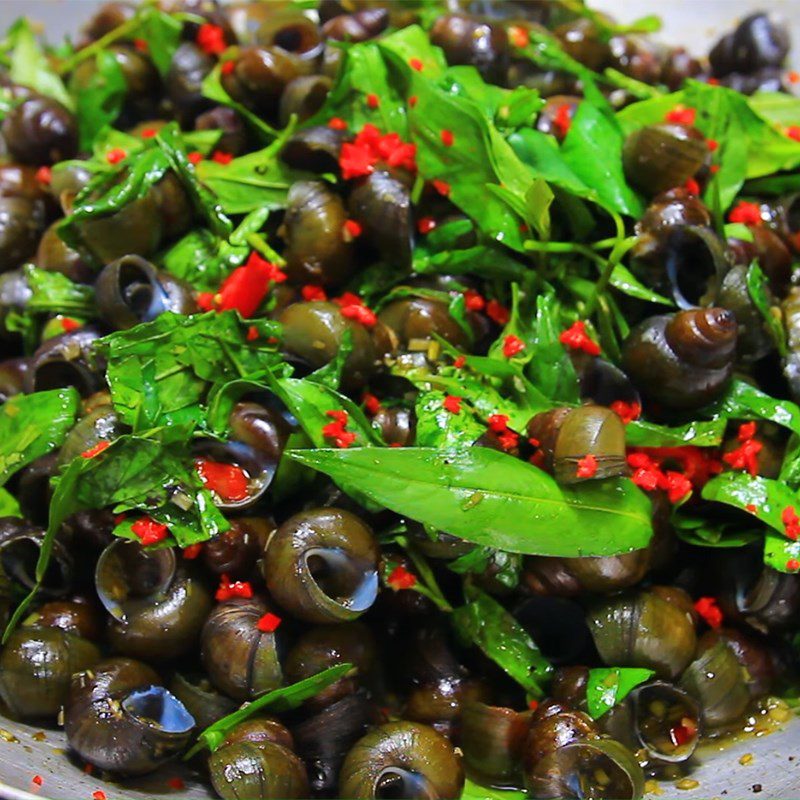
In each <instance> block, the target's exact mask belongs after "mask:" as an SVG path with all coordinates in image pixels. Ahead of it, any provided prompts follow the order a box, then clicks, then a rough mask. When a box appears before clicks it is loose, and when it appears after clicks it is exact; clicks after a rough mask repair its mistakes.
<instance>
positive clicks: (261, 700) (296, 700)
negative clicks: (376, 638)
mask: <svg viewBox="0 0 800 800" xmlns="http://www.w3.org/2000/svg"><path fill="white" fill-rule="evenodd" d="M354 669H355V667H354V666H353V665H352V664H350V663H347V662H345V663H343V664H336V665H335V666H333V667H328V669H325V670H323V671H322V672H318V673H317V674H316V675H312V676H311V677H310V678H304V679H303V680H302V681H298V682H297V683H292V684H290V685H289V686H282V687H280V688H279V689H273V690H272V691H271V692H267V693H266V694H262V695H261V696H260V697H257V698H256V699H255V700H252V701H251V702H249V703H245V704H244V705H243V706H242V707H241V708H238V709H237V710H236V711H233V712H231V713H230V714H228V715H226V716H224V717H223V718H222V719H218V720H217V721H216V722H215V723H214V724H213V725H210V726H209V727H208V728H206V729H205V730H204V731H202V732H201V733H200V734H199V735H198V737H197V739H198V741H197V744H195V746H194V747H193V748H192V749H191V750H189V752H188V753H187V754H186V755H185V756H184V761H185V760H187V759H189V758H191V757H192V756H193V755H195V754H196V753H199V752H200V751H201V750H202V749H203V748H204V747H207V748H208V749H209V750H212V751H213V750H216V749H217V748H218V747H219V746H220V745H221V744H222V741H223V740H224V739H225V737H226V736H227V734H228V733H229V732H230V731H231V730H233V729H234V728H235V727H236V726H237V725H239V724H241V723H242V722H244V721H245V720H248V719H250V717H252V716H253V715H254V714H258V713H259V712H262V713H263V712H265V711H271V712H272V713H274V714H280V713H281V712H284V711H291V710H292V709H294V708H297V707H298V706H301V705H302V704H303V703H304V702H305V701H306V700H308V699H310V698H312V697H314V696H315V695H318V694H319V693H320V692H321V691H322V690H323V689H326V688H327V687H328V686H330V685H331V684H334V683H336V681H338V680H339V679H340V678H343V677H344V676H345V675H347V674H348V673H350V672H352V671H353V670H354Z"/></svg>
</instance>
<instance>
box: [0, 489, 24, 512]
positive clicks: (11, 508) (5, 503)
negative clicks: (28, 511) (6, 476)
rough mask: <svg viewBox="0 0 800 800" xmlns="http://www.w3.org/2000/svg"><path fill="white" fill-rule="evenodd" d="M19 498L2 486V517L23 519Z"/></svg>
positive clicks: (0, 508) (0, 502)
mask: <svg viewBox="0 0 800 800" xmlns="http://www.w3.org/2000/svg"><path fill="white" fill-rule="evenodd" d="M21 516H22V512H21V511H20V508H19V503H18V502H17V498H16V497H14V495H13V494H11V492H9V491H8V490H7V489H3V487H2V486H0V517H21Z"/></svg>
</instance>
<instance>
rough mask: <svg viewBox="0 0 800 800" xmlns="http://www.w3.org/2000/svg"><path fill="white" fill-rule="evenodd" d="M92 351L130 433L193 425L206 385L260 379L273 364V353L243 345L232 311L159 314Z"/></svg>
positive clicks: (243, 337) (256, 345) (242, 334)
mask: <svg viewBox="0 0 800 800" xmlns="http://www.w3.org/2000/svg"><path fill="white" fill-rule="evenodd" d="M276 332H277V328H276ZM98 348H99V349H100V351H101V352H102V353H103V354H105V356H106V358H107V360H108V367H107V370H106V377H107V379H108V385H109V388H110V389H111V397H112V400H113V402H114V408H115V409H116V411H117V413H118V414H119V417H120V419H121V420H122V421H123V422H125V423H126V424H128V425H131V426H133V427H134V429H135V430H144V429H147V428H153V427H157V426H159V425H163V424H176V423H181V422H188V421H194V422H199V421H200V419H201V418H202V416H203V411H202V406H203V404H204V402H205V399H206V396H207V393H208V391H209V389H210V388H211V385H212V384H214V383H220V382H222V383H224V382H227V381H230V380H234V379H238V378H243V377H252V378H258V377H262V376H263V375H264V373H265V372H267V371H269V368H270V366H271V365H275V364H277V363H278V361H279V357H278V355H277V353H276V352H275V350H274V349H272V348H269V347H267V346H266V345H263V344H260V343H259V342H258V341H256V342H249V341H247V339H246V327H245V326H244V325H243V324H242V322H241V320H240V319H239V317H238V315H237V314H236V313H235V312H232V311H227V312H223V313H220V314H216V313H214V312H213V311H211V312H209V313H207V314H195V315H193V316H188V317H184V316H180V315H179V314H172V313H166V314H162V315H161V316H159V317H158V318H157V319H155V320H153V322H148V323H145V324H142V325H137V326H136V327H135V328H132V329H131V330H128V331H119V332H118V333H112V334H111V335H110V336H106V337H105V338H104V339H102V340H100V342H99V343H98Z"/></svg>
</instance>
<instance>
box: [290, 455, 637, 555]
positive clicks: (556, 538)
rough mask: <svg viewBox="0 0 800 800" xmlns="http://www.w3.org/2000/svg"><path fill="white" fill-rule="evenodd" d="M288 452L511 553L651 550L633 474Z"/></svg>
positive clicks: (468, 459)
mask: <svg viewBox="0 0 800 800" xmlns="http://www.w3.org/2000/svg"><path fill="white" fill-rule="evenodd" d="M290 455H291V457H292V458H294V459H295V460H297V461H299V462H300V463H301V464H306V465H307V466H310V467H313V468H314V469H316V470H318V471H320V472H324V473H326V474H327V475H330V476H331V477H332V478H334V480H336V481H337V482H338V481H347V482H348V484H350V485H352V486H356V487H357V488H358V490H359V491H360V492H361V493H363V494H364V495H366V496H367V497H369V498H370V499H371V500H373V501H374V502H376V503H379V504H381V505H383V506H385V507H386V508H389V509H391V510H392V511H395V512H397V513H398V514H402V515H404V516H408V517H411V518H412V519H416V520H418V521H419V522H422V523H424V524H428V525H431V526H433V527H434V528H436V529H437V530H442V531H445V532H447V533H451V534H453V535H454V536H459V537H461V538H462V539H465V540H467V541H468V542H473V543H474V544H481V545H489V546H492V547H499V548H501V549H503V550H509V551H511V552H515V553H528V554H538V555H548V556H592V555H594V556H598V555H612V554H615V553H622V552H627V551H629V550H634V549H638V548H642V547H646V546H647V543H648V541H649V540H650V537H651V534H652V528H651V520H650V514H651V512H650V501H649V500H648V499H647V497H645V495H644V494H643V493H642V492H641V491H639V489H637V488H636V487H635V486H634V485H633V484H632V483H631V482H630V481H627V480H623V479H615V480H606V481H591V482H587V483H586V484H583V485H581V486H577V487H561V486H559V485H558V484H557V483H556V482H555V481H554V480H553V478H551V477H550V476H549V475H547V474H546V473H545V472H542V471H541V470H539V469H537V468H536V467H533V466H531V465H530V464H527V463H525V462H523V461H520V460H518V459H515V458H512V457H511V456H508V455H505V454H503V453H498V452H496V451H494V450H490V449H488V448H485V447H473V448H471V449H470V450H468V451H456V452H447V451H438V450H434V449H429V448H422V447H415V448H412V447H406V448H359V449H351V450H297V451H294V452H292V453H291V454H290Z"/></svg>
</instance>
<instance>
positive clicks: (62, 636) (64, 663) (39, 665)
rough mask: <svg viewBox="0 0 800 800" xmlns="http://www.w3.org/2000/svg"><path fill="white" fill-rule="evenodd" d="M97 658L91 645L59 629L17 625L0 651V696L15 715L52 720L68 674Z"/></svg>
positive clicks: (64, 696) (66, 687) (64, 693)
mask: <svg viewBox="0 0 800 800" xmlns="http://www.w3.org/2000/svg"><path fill="white" fill-rule="evenodd" d="M99 660H100V650H99V649H98V648H97V647H96V646H95V645H94V644H92V643H91V642H89V641H87V640H86V639H84V638H82V637H80V636H76V635H74V634H72V633H67V632H66V631H64V630H61V629H60V628H57V627H43V626H38V625H37V626H35V627H27V626H25V627H21V628H18V629H17V630H16V631H14V633H12V634H11V636H10V637H9V639H8V641H7V642H6V644H5V645H3V650H2V653H0V697H2V699H3V702H4V703H5V704H6V706H7V707H8V708H9V710H10V711H11V713H12V714H13V715H14V716H15V717H19V718H22V719H31V718H32V719H36V718H38V717H50V718H53V719H54V718H55V716H56V715H57V714H58V712H59V709H60V708H61V706H63V704H64V702H65V700H66V699H67V694H68V692H69V685H70V678H71V677H72V674H73V673H74V672H79V671H80V670H83V669H88V668H90V667H91V666H92V665H93V664H95V663H96V662H97V661H99Z"/></svg>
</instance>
